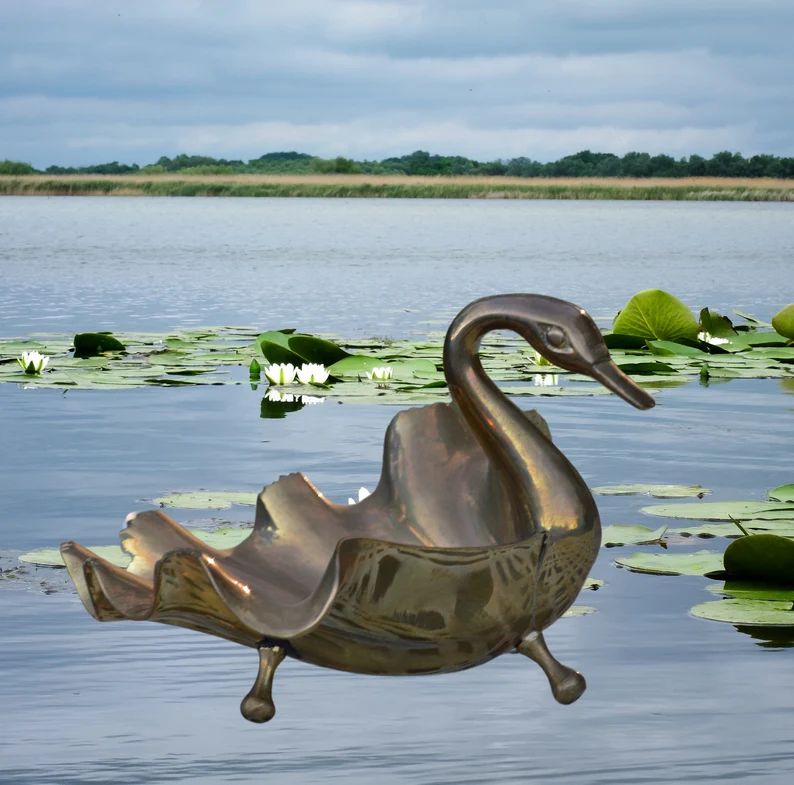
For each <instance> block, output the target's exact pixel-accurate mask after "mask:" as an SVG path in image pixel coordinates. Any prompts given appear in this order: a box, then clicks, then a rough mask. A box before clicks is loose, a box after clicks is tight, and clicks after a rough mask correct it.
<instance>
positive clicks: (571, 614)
mask: <svg viewBox="0 0 794 785" xmlns="http://www.w3.org/2000/svg"><path fill="white" fill-rule="evenodd" d="M591 613H596V609H595V608H592V607H591V606H589V605H572V606H571V607H570V608H568V610H567V611H565V613H563V614H562V618H563V619H573V618H575V617H577V616H589V615H590V614H591Z"/></svg>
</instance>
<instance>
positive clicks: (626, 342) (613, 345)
mask: <svg viewBox="0 0 794 785" xmlns="http://www.w3.org/2000/svg"><path fill="white" fill-rule="evenodd" d="M604 343H605V344H606V345H607V349H609V350H610V351H612V350H614V349H644V348H645V338H642V337H640V336H639V335H623V334H622V333H617V332H612V333H605V335H604Z"/></svg>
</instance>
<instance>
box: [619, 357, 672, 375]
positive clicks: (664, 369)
mask: <svg viewBox="0 0 794 785" xmlns="http://www.w3.org/2000/svg"><path fill="white" fill-rule="evenodd" d="M615 364H616V365H617V366H618V368H620V370H621V371H623V372H624V373H627V374H629V375H640V376H642V375H648V374H653V375H657V374H658V375H661V376H666V375H668V374H671V373H675V368H673V367H672V366H671V365H668V364H667V363H661V362H658V361H656V360H653V361H650V362H648V361H645V362H636V361H635V362H631V361H627V360H616V361H615Z"/></svg>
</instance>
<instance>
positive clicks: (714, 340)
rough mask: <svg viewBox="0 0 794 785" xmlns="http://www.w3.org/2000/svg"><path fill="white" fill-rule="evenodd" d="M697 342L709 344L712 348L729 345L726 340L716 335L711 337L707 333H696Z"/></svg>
mask: <svg viewBox="0 0 794 785" xmlns="http://www.w3.org/2000/svg"><path fill="white" fill-rule="evenodd" d="M698 340H699V341H703V342H704V343H710V344H711V345H712V346H721V345H722V344H724V343H730V341H729V340H728V339H727V338H720V337H719V336H717V335H712V334H711V333H709V332H706V331H703V332H702V333H698Z"/></svg>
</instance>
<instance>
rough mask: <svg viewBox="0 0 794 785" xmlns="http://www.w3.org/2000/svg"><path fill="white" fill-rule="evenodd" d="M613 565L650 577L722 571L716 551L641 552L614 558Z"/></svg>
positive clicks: (719, 554)
mask: <svg viewBox="0 0 794 785" xmlns="http://www.w3.org/2000/svg"><path fill="white" fill-rule="evenodd" d="M615 564H619V565H620V566H621V567H625V568H626V569H628V570H631V571H632V572H643V573H649V574H651V575H707V574H709V573H711V572H720V571H721V570H722V554H721V553H717V552H716V551H695V552H694V553H670V552H669V551H665V552H662V553H658V552H656V551H642V552H639V553H632V554H629V555H628V556H619V557H616V558H615Z"/></svg>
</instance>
